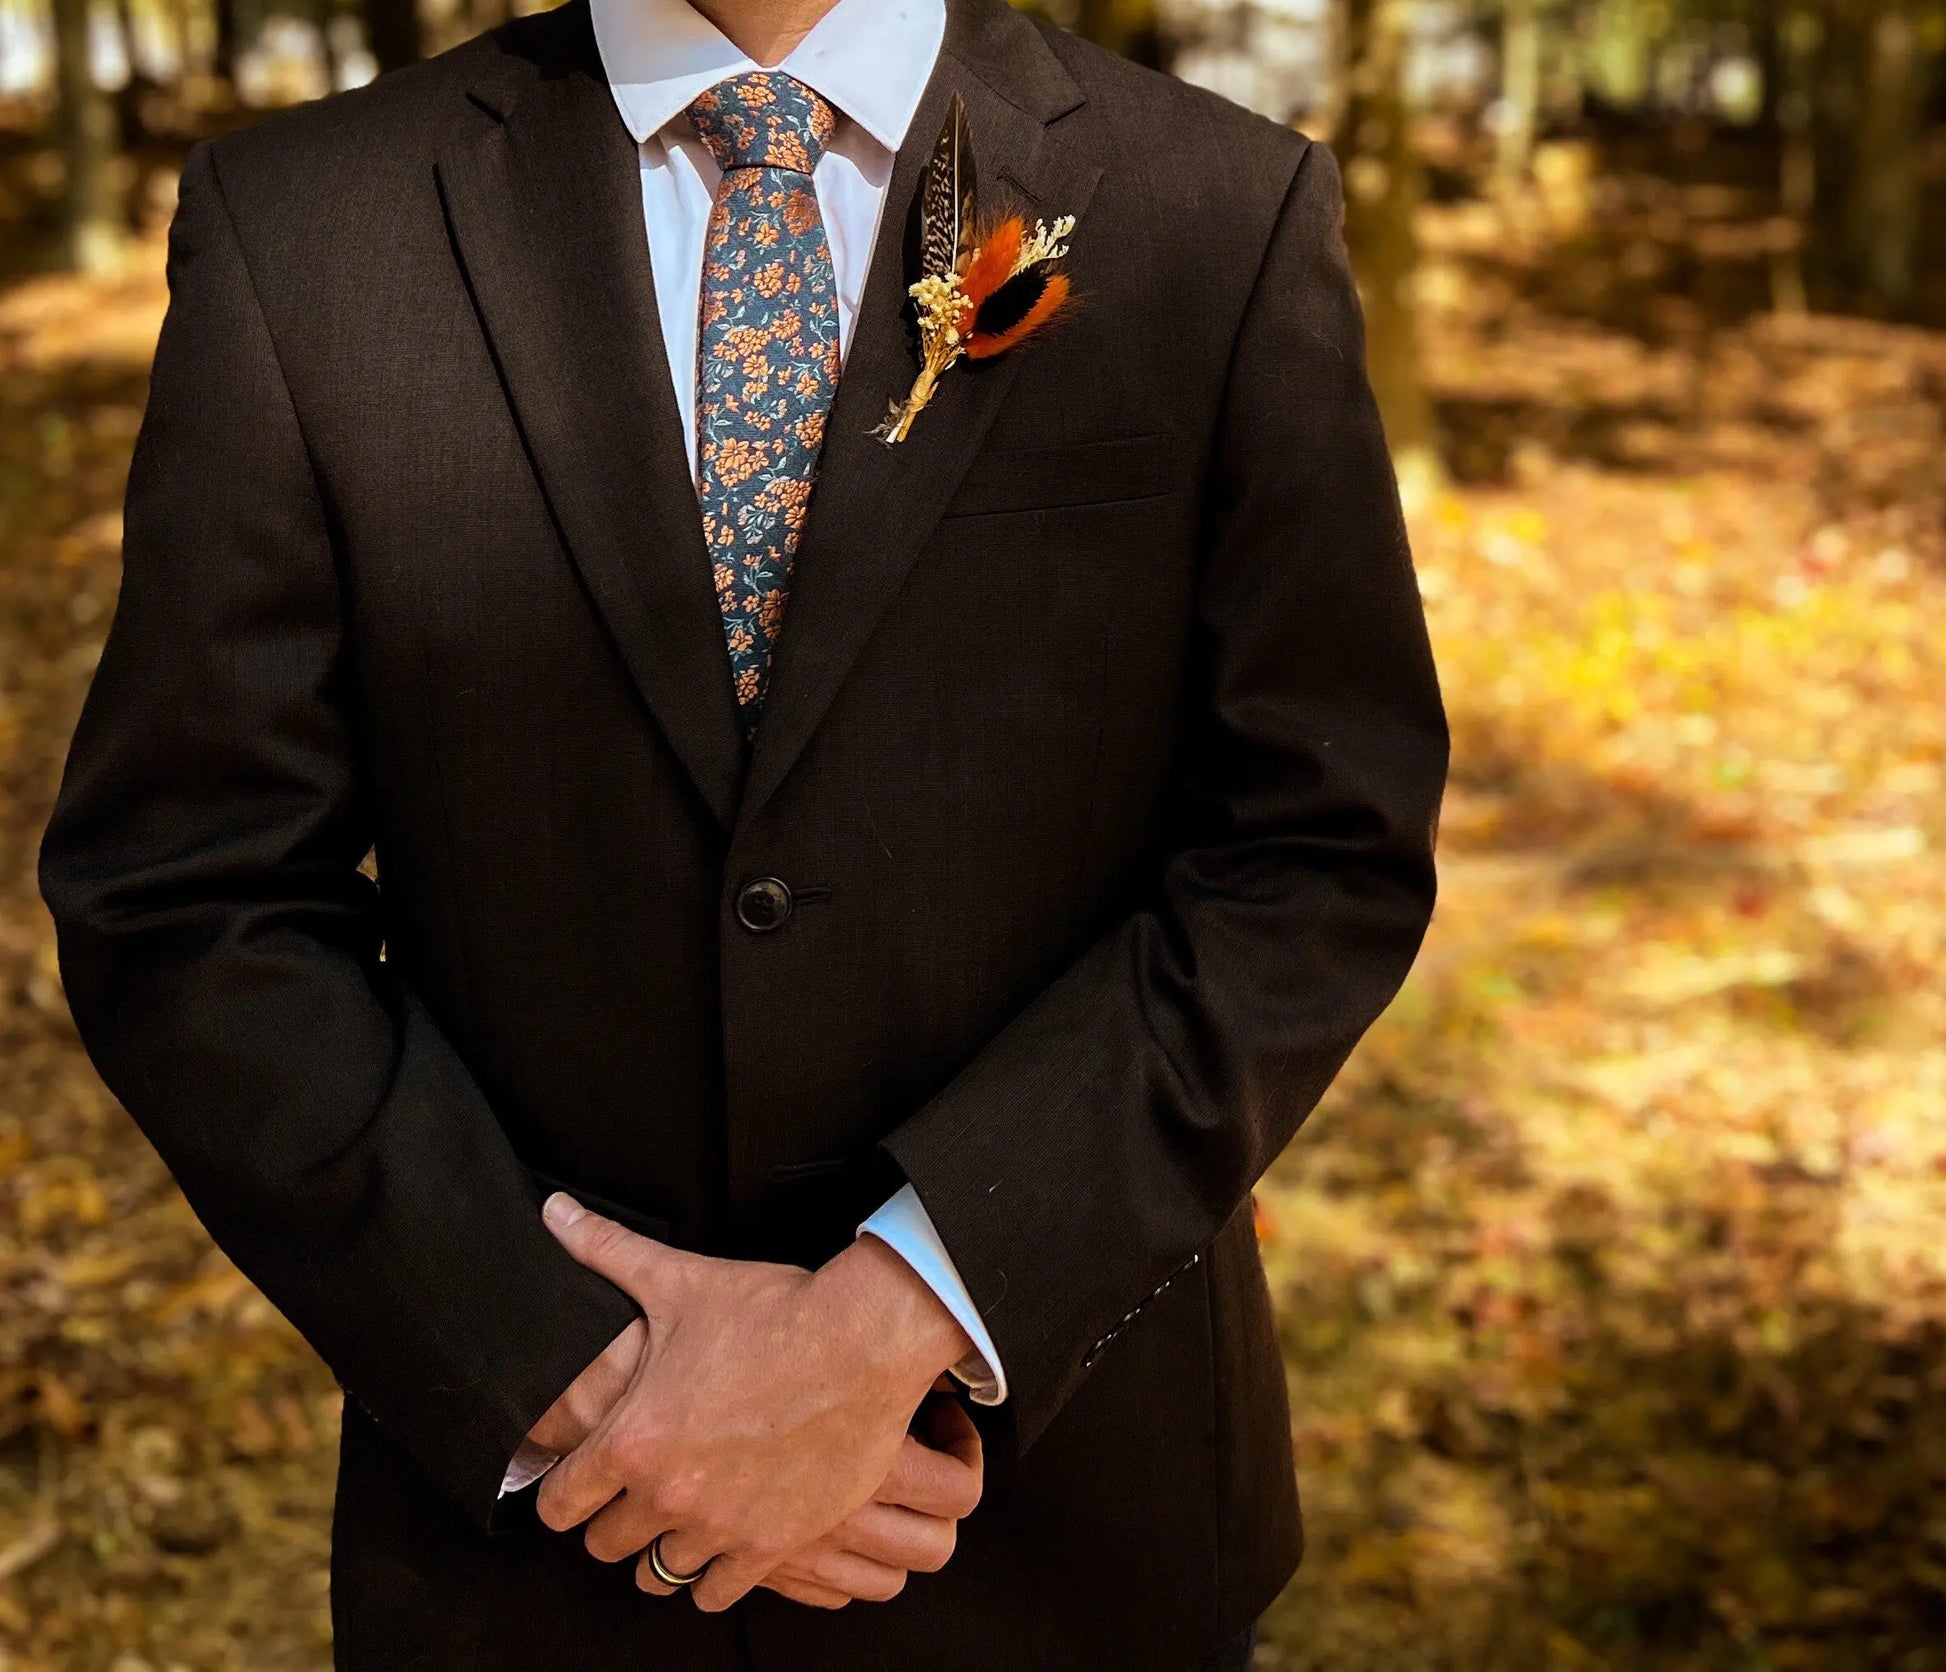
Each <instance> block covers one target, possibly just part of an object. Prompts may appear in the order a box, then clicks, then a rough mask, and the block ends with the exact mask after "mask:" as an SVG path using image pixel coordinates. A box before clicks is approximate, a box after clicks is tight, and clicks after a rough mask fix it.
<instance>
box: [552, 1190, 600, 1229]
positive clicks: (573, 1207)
mask: <svg viewBox="0 0 1946 1672" xmlns="http://www.w3.org/2000/svg"><path fill="white" fill-rule="evenodd" d="M587 1211H588V1210H587V1209H586V1208H584V1207H583V1206H582V1205H581V1204H580V1203H579V1202H577V1201H576V1200H575V1199H574V1198H573V1197H572V1196H570V1195H569V1194H568V1193H567V1192H566V1191H565V1190H557V1191H555V1192H554V1194H553V1195H552V1196H550V1197H548V1199H547V1200H546V1201H544V1202H543V1203H541V1218H543V1219H545V1220H546V1221H547V1222H548V1224H550V1225H559V1226H562V1227H566V1226H569V1225H572V1224H573V1223H574V1222H575V1221H576V1220H577V1219H579V1218H580V1217H581V1216H582V1215H583V1214H584V1213H586V1212H587Z"/></svg>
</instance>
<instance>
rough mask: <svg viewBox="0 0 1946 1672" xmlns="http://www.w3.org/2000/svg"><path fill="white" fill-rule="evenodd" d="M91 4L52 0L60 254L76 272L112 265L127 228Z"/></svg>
mask: <svg viewBox="0 0 1946 1672" xmlns="http://www.w3.org/2000/svg"><path fill="white" fill-rule="evenodd" d="M91 10H92V7H91V5H90V0H54V50H55V60H56V63H55V70H56V76H57V83H56V86H57V95H58V100H59V103H58V108H57V123H58V128H59V133H60V141H61V161H62V165H63V168H64V170H65V174H66V178H65V182H64V185H63V189H62V193H61V232H60V251H59V258H58V259H59V260H60V262H61V264H62V266H64V267H66V268H67V269H69V270H70V271H72V272H77V273H102V272H108V271H111V270H113V268H114V267H115V266H116V265H117V263H118V262H119V260H120V258H121V251H122V233H123V218H122V213H121V206H120V205H119V204H118V203H117V202H116V192H115V179H114V166H115V149H116V147H115V133H116V121H115V105H114V101H113V100H112V99H111V98H109V96H108V95H107V93H105V92H104V91H103V90H102V89H101V88H100V87H99V86H98V85H97V84H96V82H95V74H94V64H93V62H92V56H93V55H92V53H91V52H90V49H89V40H88V27H89V13H90V11H91Z"/></svg>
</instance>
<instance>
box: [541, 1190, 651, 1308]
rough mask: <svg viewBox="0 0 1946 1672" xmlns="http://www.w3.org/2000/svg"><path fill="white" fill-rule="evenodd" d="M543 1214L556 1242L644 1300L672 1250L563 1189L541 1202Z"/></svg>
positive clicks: (628, 1291) (636, 1297) (594, 1270)
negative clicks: (592, 1209) (663, 1258)
mask: <svg viewBox="0 0 1946 1672" xmlns="http://www.w3.org/2000/svg"><path fill="white" fill-rule="evenodd" d="M541 1218H542V1219H543V1220H544V1221H545V1222H546V1224H547V1228H548V1229H549V1230H550V1231H552V1232H553V1233H554V1240H555V1241H556V1242H558V1243H559V1244H560V1245H561V1246H562V1247H563V1248H565V1249H566V1250H567V1251H568V1252H569V1253H570V1254H572V1255H573V1256H574V1257H575V1259H577V1260H579V1261H580V1262H581V1264H582V1265H584V1266H586V1267H587V1268H588V1269H589V1270H590V1271H593V1272H598V1273H600V1274H601V1276H603V1277H605V1278H607V1279H608V1281H609V1282H610V1283H613V1284H614V1285H615V1287H616V1288H618V1289H622V1290H624V1291H626V1292H627V1293H628V1294H630V1295H633V1296H634V1297H635V1299H636V1300H638V1301H641V1300H644V1299H645V1298H646V1295H645V1291H646V1290H652V1289H653V1288H654V1287H655V1284H654V1275H655V1269H656V1266H657V1263H658V1260H659V1258H660V1257H661V1256H663V1255H666V1254H667V1253H668V1252H669V1250H668V1249H667V1248H665V1247H664V1246H663V1244H661V1243H659V1242H656V1241H654V1240H652V1239H651V1238H649V1237H645V1236H640V1235H638V1234H637V1233H636V1232H634V1231H631V1230H629V1229H628V1227H627V1226H625V1225H617V1224H616V1223H615V1221H614V1220H612V1219H604V1218H603V1217H602V1216H601V1215H600V1214H598V1213H592V1212H590V1211H589V1210H588V1209H587V1208H584V1207H583V1206H582V1205H581V1204H580V1203H579V1202H577V1201H576V1200H575V1199H574V1198H573V1197H572V1196H570V1195H568V1194H567V1192H566V1191H563V1190H557V1191H555V1192H554V1194H553V1195H552V1196H550V1197H548V1199H547V1200H546V1201H545V1202H543V1203H541Z"/></svg>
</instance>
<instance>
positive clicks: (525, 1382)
mask: <svg viewBox="0 0 1946 1672" xmlns="http://www.w3.org/2000/svg"><path fill="white" fill-rule="evenodd" d="M169 284H170V304H169V310H168V314H167V317H166V319H165V321H164V324H163V327H162V335H161V340H160V343H159V345H158V348H157V353H156V360H155V369H154V379H153V383H152V385H151V389H150V395H149V403H148V408H147V411H146V414H145V416H144V419H143V424H142V430H141V434H140V436H139V438H138V440H137V443H136V448H135V456H134V461H133V464H132V467H131V471H130V477H129V484H128V498H127V511H126V523H125V538H124V576H123V583H122V593H121V600H120V604H119V606H118V609H117V613H116V617H115V622H114V627H113V630H112V631H111V633H110V635H109V639H108V643H107V646H106V649H105V650H104V652H103V656H102V661H101V666H100V669H99V672H98V673H97V675H96V678H95V681H94V686H93V689H92V690H91V692H90V693H89V697H88V701H87V704H86V707H85V710H84V712H83V714H82V718H81V723H80V727H79V730H78V732H77V733H76V736H75V739H74V744H73V747H72V750H71V752H70V755H69V759H68V765H67V773H66V777H65V779H64V781H63V785H62V789H61V794H60V797H59V801H58V804H57V806H56V810H55V813H54V817H53V820H52V823H51V825H50V826H49V829H48V832H47V836H46V840H45V844H44V846H43V849H42V855H41V886H42V891H43V893H44V894H45V896H46V899H47V902H48V905H49V907H50V908H51V910H52V912H53V914H54V921H55V925H56V929H57V933H58V938H59V947H60V956H61V971H62V976H63V979H64V981H65V983H66V987H67V994H68V1000H69V1004H70V1006H71V1008H72V1010H73V1014H74V1018H75V1022H76V1025H77V1026H78V1027H79V1029H80V1032H81V1036H82V1039H83V1041H84V1042H85V1044H86V1046H87V1048H88V1051H89V1053H90V1055H91V1056H92V1057H93V1059H94V1061H95V1064H96V1066H97V1067H98V1068H99V1069H100V1071H101V1074H102V1077H103V1078H104V1079H105V1080H106V1081H107V1083H108V1085H109V1087H110V1088H111V1089H112V1090H113V1091H114V1092H115V1094H116V1095H117V1096H118V1097H119V1098H120V1099H121V1101H122V1102H123V1103H124V1104H125V1105H126V1107H127V1108H128V1110H129V1112H130V1113H131V1114H132V1115H133V1116H134V1118H135V1120H136V1122H137V1123H138V1124H139V1125H140V1126H141V1128H142V1130H143V1131H144V1132H145V1133H146V1134H147V1135H148V1137H149V1139H150V1140H151V1141H152V1142H153V1143H154V1145H155V1147H156V1148H157V1149H158V1150H159V1151H160V1152H161V1154H162V1156H163V1159H164V1160H165V1161H167V1163H168V1164H169V1166H170V1168H171V1169H172V1170H173V1171H174V1173H175V1175H176V1178H177V1180H178V1181H179V1182H180V1184H181V1185H182V1188H183V1191H184V1193H185V1194H186V1195H187V1196H188V1198H189V1201H190V1203H191V1205H192V1206H193V1207H194V1208H195V1210H196V1212H197V1213H198V1214H199V1215H200V1216H201V1218H202V1220H203V1222H204V1224H205V1225H206V1226H207V1227H208V1228H209V1231H210V1233H211V1235H212V1236H214V1238H215V1239H216V1241H217V1242H218V1243H219V1244H220V1245H221V1246H222V1247H223V1249H224V1250H225V1251H226V1252H228V1253H229V1254H230V1255H231V1257H232V1258H233V1259H235V1261H236V1263H237V1264H238V1265H239V1266H240V1267H241V1268H242V1269H243V1270H244V1271H245V1272H246V1273H247V1274H248V1275H249V1276H250V1277H251V1278H252V1279H253V1280H254V1281H255V1282H256V1283H257V1284H258V1285H259V1286H260V1287H261V1288H262V1289H263V1291H264V1292H265V1294H267V1295H268V1296H269V1298H270V1299H271V1300H272V1301H273V1302H274V1303H275V1304H276V1305H277V1306H278V1307H280V1308H281V1309H282V1310H283V1311H284V1313H285V1314H286V1315H287V1316H288V1317H289V1318H290V1319H291V1321H292V1322H293V1323H294V1324H295V1325H296V1326H297V1328H298V1329H299V1330H300V1331H302V1332H303V1334H304V1335H305V1337H306V1338H307V1339H308V1340H309V1341H310V1342H311V1343H312V1345H313V1346H315V1347H316V1348H317V1350H318V1351H319V1352H320V1353H321V1354H322V1355H323V1357H324V1358H325V1360H326V1361H327V1362H328V1363H329V1365H330V1366H331V1368H332V1370H333V1371H334V1372H335V1373H336V1375H337V1376H338V1378H339V1380H340V1381H341V1382H342V1383H343V1385H344V1387H345V1388H346V1390H347V1392H348V1393H349V1394H350V1395H351V1396H352V1397H353V1398H355V1399H357V1400H358V1401H359V1402H360V1403H361V1404H363V1405H364V1406H365V1407H366V1409H367V1410H368V1411H369V1412H370V1413H371V1414H372V1416H373V1417H374V1418H375V1419H376V1420H377V1421H378V1422H379V1423H380V1425H381V1426H383V1427H384V1428H385V1429H386V1430H388V1431H389V1432H390V1433H391V1435H392V1436H393V1437H394V1438H395V1439H396V1440H397V1441H398V1442H400V1443H401V1444H402V1445H403V1446H405V1447H406V1448H407V1449H408V1450H409V1451H410V1452H411V1453H412V1454H413V1455H415V1456H416V1458H417V1459H418V1461H419V1462H420V1463H421V1464H422V1465H423V1466H424V1468H425V1469H426V1470H427V1471H428V1472H429V1473H430V1474H431V1476H432V1477H433V1478H434V1479H435V1480H436V1481H437V1482H438V1483H439V1484H440V1485H441V1486H443V1487H444V1489H445V1490H446V1491H447V1493H449V1494H450V1495H451V1496H452V1497H453V1498H454V1499H456V1500H457V1501H458V1502H459V1504H460V1505H461V1506H463V1508H464V1509H465V1510H466V1511H467V1512H468V1513H469V1514H471V1515H472V1516H473V1518H474V1519H475V1520H476V1521H478V1522H480V1523H481V1524H483V1525H484V1524H486V1523H487V1521H488V1520H489V1518H490V1516H491V1513H492V1507H493V1504H494V1502H495V1500H496V1497H497V1494H498V1490H499V1486H500V1482H501V1479H502V1476H503V1474H504V1472H505V1470H506V1467H507V1461H508V1459H509V1458H510V1457H512V1456H513V1454H514V1452H515V1450H516V1448H517V1447H518V1446H519V1444H520V1442H521V1440H522V1438H523V1437H524V1436H525V1434H526V1433H527V1430H528V1429H529V1428H530V1427H531V1426H532V1424H533V1423H534V1421H535V1420H536V1419H537V1418H538V1417H539V1415H540V1414H541V1413H542V1412H543V1411H544V1410H545V1409H546V1408H547V1406H548V1405H549V1404H550V1403H551V1402H552V1401H553V1400H554V1398H555V1397H556V1395H558V1394H559V1392H560V1391H561V1389H562V1388H563V1387H565V1386H566V1385H567V1383H568V1382H570V1381H571V1380H572V1379H573V1378H574V1377H575V1375H577V1374H578V1373H579V1372H580V1370H581V1369H582V1368H583V1367H584V1366H585V1365H586V1364H587V1363H588V1362H589V1361H590V1360H591V1359H593V1358H594V1357H595V1356H596V1355H597V1354H598V1353H599V1352H600V1351H601V1349H602V1348H603V1347H604V1346H606V1345H607V1343H608V1342H609V1341H610V1340H612V1339H613V1338H614V1336H615V1335H616V1334H617V1333H618V1332H619V1331H620V1330H621V1329H622V1328H623V1327H624V1326H625V1325H626V1324H627V1323H628V1321H629V1320H630V1318H631V1317H633V1316H634V1308H633V1306H632V1305H631V1304H630V1303H629V1302H628V1300H627V1299H626V1298H625V1297H624V1296H623V1295H622V1294H621V1293H620V1291H619V1290H616V1289H614V1288H611V1287H610V1286H609V1285H608V1284H607V1283H605V1282H604V1281H602V1280H601V1279H600V1278H597V1277H595V1276H594V1275H593V1274H592V1273H589V1272H587V1271H585V1270H583V1269H582V1268H581V1267H580V1266H578V1265H577V1264H576V1263H575V1262H574V1261H573V1260H572V1259H570V1258H569V1257H568V1256H567V1254H566V1253H565V1252H564V1251H563V1250H562V1249H561V1248H560V1247H559V1245H558V1244H557V1243H556V1242H555V1240H554V1238H553V1237H552V1236H550V1235H549V1234H548V1232H547V1231H546V1229H545V1227H544V1226H543V1225H542V1223H541V1221H540V1218H539V1215H538V1213H537V1211H536V1206H535V1199H534V1194H533V1191H532V1188H531V1185H530V1181H529V1178H528V1175H527V1173H526V1171H525V1169H524V1168H523V1167H522V1166H521V1164H520V1162H519V1160H518V1159H517V1158H516V1156H515V1155H514V1153H513V1151H512V1149H511V1147H510V1146H509V1144H508V1141H507V1138H506V1136H505V1134H504V1132H503V1131H502V1129H501V1127H500V1125H499V1124H498V1122H497V1121H496V1119H495V1117H494V1114H493V1111H492V1110H491V1109H490V1108H489V1107H488V1105H487V1103H486V1101H485V1099H484V1098H483V1096H482V1095H481V1092H480V1089H479V1087H478V1086H477V1085H476V1084H475V1082H474V1080H473V1078H472V1076H471V1075H470V1073H469V1072H468V1070H467V1068H466V1066H465V1064H464V1063H462V1062H461V1060H460V1059H459V1057H458V1056H457V1055H456V1054H455V1052H454V1050H453V1048H452V1046H451V1044H450V1043H449V1042H448V1040H447V1039H446V1038H445V1037H444V1035H443V1034H442V1032H441V1030H440V1028H439V1026H438V1025H437V1023H436V1022H435V1020H434V1019H433V1017H432V1016H431V1015H430V1014H429V1013H428V1011H427V1009H426V1006H425V1005H424V1004H423V1003H422V1002H421V1001H420V999H419V998H418V997H417V996H416V995H415V994H414V992H413V990H412V987H411V985H410V984H409V982H407V981H406V980H404V979H402V978H401V976H400V975H399V973H398V971H397V968H396V966H395V965H393V964H390V963H387V962H385V961H383V960H382V959H381V958H380V955H379V947H380V939H381V920H380V913H379V899H378V893H377V889H376V888H375V886H374V885H373V884H372V883H370V882H369V881H368V880H367V879H366V878H365V877H364V876H362V875H361V874H360V873H359V870H358V866H359V863H360V861H361V860H362V858H363V857H364V855H365V854H366V853H367V852H368V851H369V849H370V846H371V843H372V836H373V832H372V823H371V820H370V817H369V808H368V806H367V805H366V803H365V800H364V798H363V797H362V796H361V792H360V783H359V775H358V772H357V770H356V759H355V754H356V750H355V742H354V735H353V727H352V714H351V702H352V694H351V681H350V674H349V647H348V644H347V641H346V633H345V626H344V620H343V616H342V612H341V601H340V589H339V583H338V577H337V574H336V569H335V565H334V557H333V550H332V542H331V539H330V536H329V533H328V523H327V516H326V511H325V507H324V504H323V502H322V498H321V495H320V492H319V488H318V484H317V480H316V477H315V475H314V473H313V471H312V469H311V465H310V461H309V456H308V453H307V451H306V446H305V442H304V438H303V436H302V434H301V431H300V427H299V421H298V415H297V413H296V411H295V409H294V407H293V404H292V401H291V397H290V393H289V391H288V389H287V387H286V385H285V382H284V379H283V376H282V373H281V371H280V369H279V365H278V361H277V357H276V351H275V349H274V346H273V344H272V340H271V337H270V334H269V331H268V328H267V326H266V324H265V320H264V317H263V315H262V313H261V311H260V310H259V307H258V304H257V300H256V296H255V292H254V290H253V288H252V284H251V279H250V276H249V273H248V271H247V268H246V265H245V261H244V256H243V252H242V250H241V248H240V246H239V243H238V239H237V235H236V231H235V229H234V226H233V224H232V222H231V220H230V217H229V213H228V210H227V209H226V207H225V205H224V202H223V198H222V188H221V185H220V183H219V180H218V177H217V173H216V168H215V165H214V163H213V161H212V158H211V154H210V151H209V149H208V147H207V146H202V147H198V148H197V149H196V150H195V151H194V152H192V153H191V156H190V159H189V162H188V164H187V166H186V168H185V170H184V174H183V182H182V192H181V200H180V207H179V209H178V211H177V215H176V219H175V222H174V224H173V226H172V228H171V231H170V246H169Z"/></svg>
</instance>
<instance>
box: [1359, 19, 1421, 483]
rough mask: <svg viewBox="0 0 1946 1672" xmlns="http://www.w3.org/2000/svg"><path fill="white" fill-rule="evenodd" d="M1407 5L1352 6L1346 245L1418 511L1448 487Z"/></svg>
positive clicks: (1402, 473) (1395, 442)
mask: <svg viewBox="0 0 1946 1672" xmlns="http://www.w3.org/2000/svg"><path fill="white" fill-rule="evenodd" d="M1409 17H1410V7H1409V5H1408V4H1407V0H1345V12H1344V25H1345V27H1344V43H1345V53H1346V77H1345V82H1346V91H1347V95H1348V96H1347V101H1346V105H1345V118H1344V123H1343V127H1342V129H1341V130H1340V132H1339V135H1338V147H1337V148H1338V153H1339V156H1340V157H1341V159H1342V161H1343V166H1344V175H1345V239H1346V242H1347V244H1348V245H1349V246H1350V249H1351V258H1352V264H1353V266H1354V268H1355V269H1356V271H1357V274H1358V286H1359V292H1360V294H1361V296H1362V298H1363V300H1364V306H1365V342H1366V356H1367V360H1368V363H1369V365H1370V368H1371V378H1372V387H1373V389H1374V391H1375V392H1376V393H1377V395H1378V404H1379V409H1380V411H1381V412H1382V413H1383V414H1384V416H1385V431H1386V436H1387V438H1388V439H1389V441H1390V442H1391V447H1392V457H1393V462H1394V464H1395V465H1396V466H1397V469H1398V472H1399V487H1400V491H1401V493H1402V494H1403V496H1404V497H1405V499H1406V502H1407V504H1408V506H1411V507H1417V506H1418V505H1422V504H1424V503H1425V501H1426V500H1427V499H1428V498H1430V497H1431V495H1432V494H1433V493H1434V492H1435V491H1436V490H1437V489H1438V487H1439V486H1440V485H1441V483H1442V482H1443V481H1444V478H1445V472H1444V469H1443V467H1442V465H1441V463H1440V458H1439V448H1438V434H1437V430H1436V427H1435V424H1434V419H1433V409H1432V400H1431V397H1430V396H1429V395H1428V393H1427V391H1426V385H1425V378H1424V373H1423V368H1422V366H1421V363H1420V349H1419V329H1418V322H1417V320H1416V318H1415V317H1414V312H1413V309H1414V295H1413V290H1414V281H1415V279H1416V277H1417V275H1418V268H1419V244H1418V235H1417V232H1416V230H1415V228H1414V224H1413V222H1414V215H1415V213H1416V212H1417V210H1418V207H1419V204H1420V202H1421V200H1422V199H1423V197H1424V195H1425V177H1424V169H1423V166H1422V164H1421V163H1420V160H1419V157H1418V156H1417V154H1416V153H1415V152H1414V150H1413V146H1412V131H1411V124H1410V116H1411V112H1410V111H1409V110H1408V108H1407V105H1406V96H1405V53H1406V43H1407V24H1408V22H1409Z"/></svg>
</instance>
